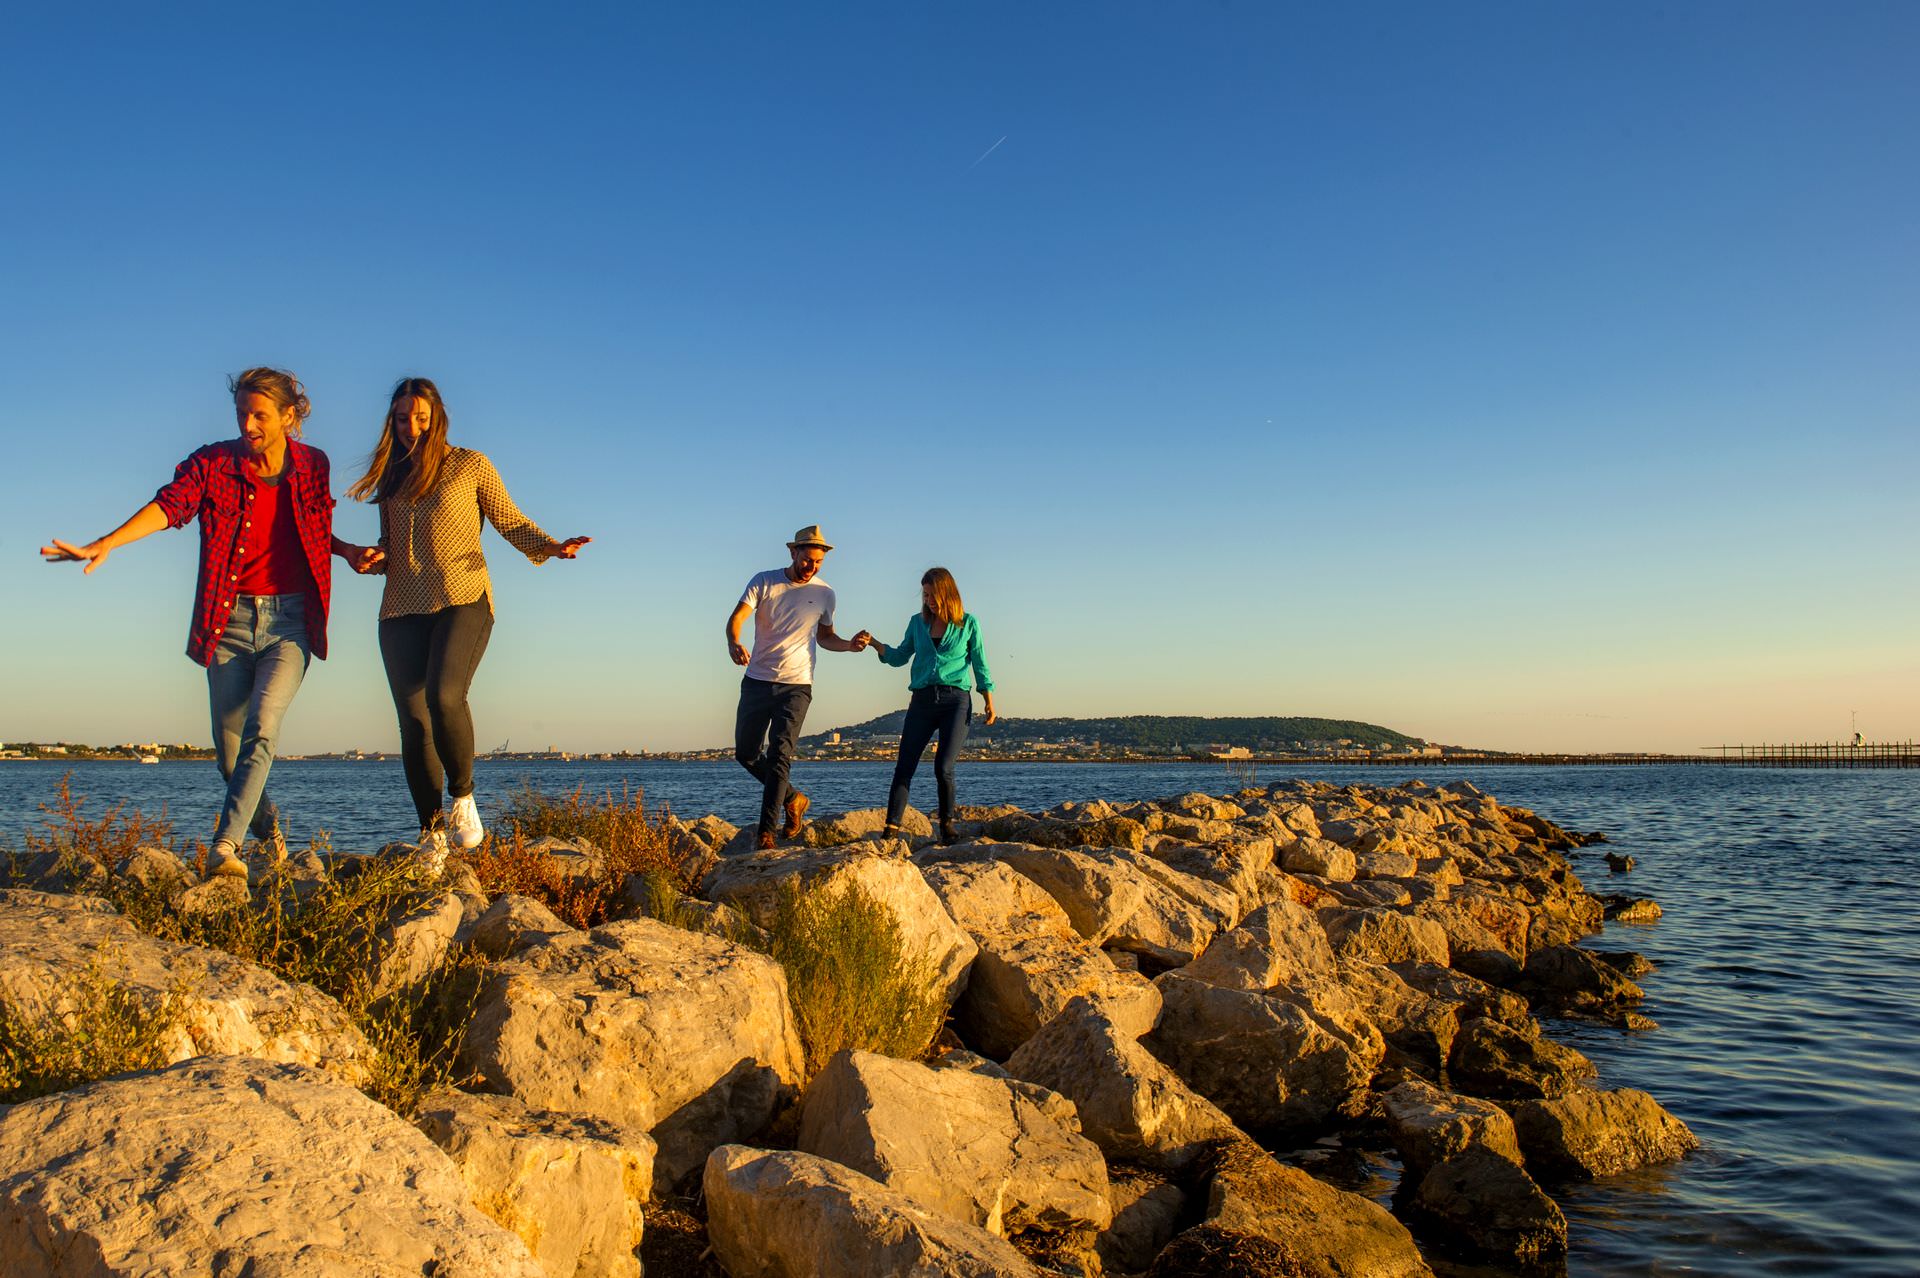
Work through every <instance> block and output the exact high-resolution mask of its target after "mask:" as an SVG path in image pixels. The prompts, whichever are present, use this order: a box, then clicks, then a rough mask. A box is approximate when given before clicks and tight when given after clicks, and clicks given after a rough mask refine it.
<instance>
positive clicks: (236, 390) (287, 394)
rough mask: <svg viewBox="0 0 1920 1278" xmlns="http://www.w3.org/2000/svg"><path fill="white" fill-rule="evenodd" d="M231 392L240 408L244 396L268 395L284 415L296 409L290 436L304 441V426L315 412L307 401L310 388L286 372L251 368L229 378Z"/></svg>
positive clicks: (228, 386)
mask: <svg viewBox="0 0 1920 1278" xmlns="http://www.w3.org/2000/svg"><path fill="white" fill-rule="evenodd" d="M227 389H228V390H230V391H232V392H233V402H234V403H236V404H237V403H239V402H240V397H241V396H242V395H265V396H266V397H267V398H268V399H270V400H272V401H273V402H274V404H275V406H277V407H278V408H279V409H280V410H281V411H282V412H285V411H286V410H288V409H292V410H293V425H291V426H289V427H287V434H289V435H292V436H293V437H294V438H295V439H298V438H299V437H300V424H301V423H302V422H304V421H306V420H307V414H308V413H311V412H312V411H313V404H312V402H311V401H310V400H308V399H307V388H306V387H304V386H302V385H301V384H300V380H299V379H298V378H297V377H295V376H294V375H293V374H292V373H289V372H287V371H286V370H285V369H283V368H249V369H247V370H246V371H245V372H243V373H236V374H234V375H233V376H232V377H229V378H228V379H227Z"/></svg>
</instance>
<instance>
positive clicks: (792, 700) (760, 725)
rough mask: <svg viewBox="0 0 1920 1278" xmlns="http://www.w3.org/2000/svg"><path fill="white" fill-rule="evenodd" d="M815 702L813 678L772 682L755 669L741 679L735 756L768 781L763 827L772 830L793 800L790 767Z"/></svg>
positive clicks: (762, 809)
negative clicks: (789, 793) (783, 807)
mask: <svg viewBox="0 0 1920 1278" xmlns="http://www.w3.org/2000/svg"><path fill="white" fill-rule="evenodd" d="M812 703H813V685H812V684H810V683H769V682H768V681H767V680H765V679H755V678H753V677H752V676H751V675H749V676H747V677H746V678H744V679H742V680H740V710H739V713H738V714H736V715H735V716H734V720H733V757H734V758H736V759H738V760H740V766H741V767H743V768H745V769H746V770H747V771H748V772H751V773H752V774H753V775H754V778H755V779H756V780H757V781H759V782H760V784H761V786H762V787H764V788H763V789H762V790H761V792H760V832H761V833H762V834H772V833H774V832H775V831H776V830H778V829H779V828H780V827H779V825H778V824H777V822H778V820H779V815H780V807H781V805H782V804H784V803H785V802H786V801H787V772H788V770H789V769H790V768H792V766H793V752H794V749H795V748H796V747H797V746H798V745H799V742H800V725H801V724H802V723H804V722H805V721H806V718H807V707H808V706H809V705H811V704H812Z"/></svg>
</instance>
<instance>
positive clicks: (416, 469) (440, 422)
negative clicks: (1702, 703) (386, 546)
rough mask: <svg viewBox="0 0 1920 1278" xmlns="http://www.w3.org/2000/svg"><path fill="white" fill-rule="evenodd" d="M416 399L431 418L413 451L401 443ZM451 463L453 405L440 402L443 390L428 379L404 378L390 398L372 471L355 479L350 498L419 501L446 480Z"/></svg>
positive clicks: (369, 468)
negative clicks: (443, 471) (445, 466)
mask: <svg viewBox="0 0 1920 1278" xmlns="http://www.w3.org/2000/svg"><path fill="white" fill-rule="evenodd" d="M416 399H424V400H426V401H427V407H428V409H429V410H430V413H431V416H430V417H429V419H428V421H427V430H426V433H425V434H424V435H422V436H420V438H419V439H417V440H415V441H414V442H413V445H412V447H410V448H409V447H407V446H406V445H403V444H401V443H399V432H400V426H399V421H400V418H401V416H402V415H403V414H407V413H411V412H412V411H413V401H414V400H416ZM403 405H404V407H403ZM446 460H447V403H446V401H445V400H443V399H441V398H440V388H439V387H438V386H435V385H434V384H433V383H432V382H430V381H428V380H427V379H426V378H424V377H403V378H401V379H400V380H399V382H398V383H397V384H395V386H394V388H393V394H392V396H391V397H389V398H388V400H387V418H386V420H385V421H384V422H382V423H381V425H380V442H379V443H377V444H375V445H374V446H373V455H372V456H371V457H369V458H368V459H367V473H366V474H364V475H362V476H360V478H358V479H356V480H354V481H353V486H352V487H351V488H348V489H347V496H349V497H351V498H353V499H354V500H355V501H371V502H375V503H380V502H385V501H389V500H391V499H392V498H395V497H403V498H405V499H406V500H408V501H417V500H419V498H420V497H421V495H422V494H424V493H426V492H427V491H429V490H430V489H431V488H432V487H433V485H434V482H435V481H436V480H438V479H439V478H440V467H441V465H442V463H444V462H445V461H446Z"/></svg>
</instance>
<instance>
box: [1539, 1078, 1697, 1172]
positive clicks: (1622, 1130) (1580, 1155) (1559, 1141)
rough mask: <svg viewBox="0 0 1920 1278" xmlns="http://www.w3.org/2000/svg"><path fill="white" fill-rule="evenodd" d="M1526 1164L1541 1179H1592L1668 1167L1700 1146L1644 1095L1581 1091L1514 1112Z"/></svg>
mask: <svg viewBox="0 0 1920 1278" xmlns="http://www.w3.org/2000/svg"><path fill="white" fill-rule="evenodd" d="M1513 1124H1514V1128H1515V1130H1516V1131H1518V1133H1519V1136H1520V1147H1521V1148H1522V1149H1523V1150H1525V1151H1526V1155H1527V1161H1528V1162H1529V1163H1530V1164H1533V1165H1535V1166H1537V1167H1539V1168H1540V1169H1541V1171H1542V1174H1550V1175H1554V1176H1562V1177H1567V1178H1570V1179H1571V1178H1579V1179H1593V1178H1596V1177H1600V1176H1612V1175H1616V1174H1618V1173H1620V1172H1623V1171H1631V1170H1633V1169H1634V1168H1636V1167H1644V1166H1647V1165H1649V1164H1652V1163H1665V1162H1672V1161H1674V1160H1675V1159H1678V1158H1681V1157H1683V1156H1684V1155H1686V1154H1687V1153H1688V1152H1689V1151H1691V1150H1694V1149H1698V1148H1699V1146H1700V1142H1699V1141H1698V1140H1697V1139H1695V1137H1694V1134H1693V1133H1692V1132H1691V1131H1689V1130H1688V1129H1687V1125H1686V1124H1685V1123H1683V1122H1681V1121H1680V1120H1679V1119H1677V1118H1675V1117H1674V1116H1673V1115H1672V1114H1669V1113H1668V1112H1667V1111H1666V1109H1665V1108H1664V1107H1662V1105H1661V1104H1660V1102H1659V1101H1657V1100H1655V1099H1654V1098H1653V1097H1651V1096H1649V1095H1647V1094H1646V1093H1645V1092H1642V1091H1636V1090H1634V1089H1633V1088H1629V1087H1623V1088H1620V1089H1619V1090H1617V1091H1610V1092H1608V1091H1590V1090H1587V1089H1584V1088H1583V1089H1580V1090H1578V1091H1573V1092H1569V1093H1568V1094H1567V1095H1565V1096H1561V1097H1558V1098H1556V1099H1550V1100H1537V1101H1527V1102H1525V1103H1523V1104H1519V1105H1516V1106H1514V1107H1513Z"/></svg>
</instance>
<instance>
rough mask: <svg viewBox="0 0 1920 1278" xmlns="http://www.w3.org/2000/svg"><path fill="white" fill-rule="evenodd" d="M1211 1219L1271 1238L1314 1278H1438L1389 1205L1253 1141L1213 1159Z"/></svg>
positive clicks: (1240, 1143) (1222, 1225) (1208, 1213)
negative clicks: (1314, 1173) (1321, 1176)
mask: <svg viewBox="0 0 1920 1278" xmlns="http://www.w3.org/2000/svg"><path fill="white" fill-rule="evenodd" d="M1206 1222H1207V1223H1208V1224H1210V1225H1213V1226H1216V1227H1217V1228H1220V1229H1225V1230H1230V1231H1233V1232H1235V1233H1242V1234H1251V1235H1254V1236H1255V1237H1259V1238H1265V1239H1268V1240H1269V1241H1271V1242H1274V1243H1276V1244H1278V1245H1279V1246H1280V1247H1282V1248H1283V1249H1284V1250H1285V1251H1286V1252H1287V1253H1288V1254H1289V1255H1290V1256H1291V1258H1292V1262H1293V1263H1294V1264H1295V1265H1296V1266H1297V1268H1296V1270H1295V1272H1298V1273H1300V1274H1303V1275H1312V1276H1313V1278H1432V1275H1433V1271H1432V1270H1431V1269H1429V1268H1428V1267H1427V1262H1426V1261H1425V1260H1423V1259H1421V1256H1420V1251H1419V1249H1418V1248H1417V1247H1415V1246H1414V1242H1413V1235H1412V1234H1410V1233H1408V1232H1407V1227H1406V1226H1405V1225H1402V1224H1401V1223H1400V1222H1399V1221H1397V1220H1395V1219H1394V1218H1393V1216H1392V1214H1391V1213H1390V1212H1388V1211H1387V1209H1386V1208H1384V1207H1381V1206H1380V1205H1379V1204H1378V1203H1375V1202H1373V1201H1372V1200H1370V1199H1367V1198H1362V1197H1361V1196H1360V1195H1358V1194H1350V1193H1347V1192H1346V1191H1345V1190H1340V1189H1335V1188H1334V1187H1333V1186H1331V1185H1327V1184H1324V1183H1322V1182H1320V1181H1318V1180H1315V1179H1314V1178H1313V1177H1312V1176H1309V1175H1308V1174H1307V1173H1306V1172H1303V1171H1301V1170H1300V1169H1299V1168H1297V1167H1289V1166H1287V1165H1285V1164H1284V1163H1280V1162H1277V1161H1276V1160H1275V1159H1274V1158H1273V1157H1272V1156H1271V1155H1270V1154H1268V1153H1267V1152H1266V1151H1265V1150H1263V1149H1261V1148H1260V1147H1259V1146H1257V1145H1255V1144H1254V1143H1253V1142H1252V1141H1247V1140H1241V1141H1234V1142H1231V1143H1229V1144H1227V1145H1226V1146H1224V1147H1222V1148H1221V1149H1220V1150H1219V1151H1218V1152H1217V1153H1216V1154H1215V1155H1214V1158H1213V1166H1212V1168H1211V1174H1210V1175H1209V1177H1208V1181H1207V1207H1206Z"/></svg>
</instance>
